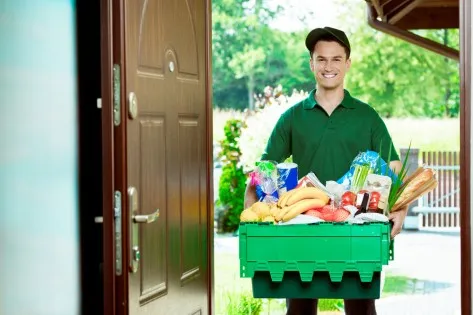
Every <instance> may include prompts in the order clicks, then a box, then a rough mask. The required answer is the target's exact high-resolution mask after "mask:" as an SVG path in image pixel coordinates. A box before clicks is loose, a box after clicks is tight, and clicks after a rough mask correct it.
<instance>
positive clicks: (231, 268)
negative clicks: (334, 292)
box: [215, 252, 416, 315]
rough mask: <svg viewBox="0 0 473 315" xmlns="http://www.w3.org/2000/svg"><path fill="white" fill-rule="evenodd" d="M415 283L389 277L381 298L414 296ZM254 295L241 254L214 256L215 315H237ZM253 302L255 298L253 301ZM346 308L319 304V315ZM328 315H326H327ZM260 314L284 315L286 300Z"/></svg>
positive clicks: (332, 301)
mask: <svg viewBox="0 0 473 315" xmlns="http://www.w3.org/2000/svg"><path fill="white" fill-rule="evenodd" d="M415 281H416V280H415V279H411V278H408V277H404V276H402V275H393V274H387V275H386V281H385V284H384V290H383V292H382V295H381V297H387V296H392V295H399V294H413V284H414V283H415ZM248 295H251V280H250V279H249V278H240V275H239V261H238V253H218V252H216V253H215V307H216V315H233V314H234V315H237V314H238V312H235V303H238V302H235V300H237V301H238V300H241V301H243V300H244V301H246V303H249V302H248V301H247V299H248ZM251 299H252V298H251ZM338 307H343V302H342V301H341V300H336V299H325V300H320V301H319V309H320V311H321V312H320V314H326V315H328V314H338V313H337V308H338ZM323 311H326V312H327V313H324V312H323ZM261 314H271V315H280V314H281V315H282V314H285V301H284V300H270V301H268V300H266V299H263V301H262V312H261Z"/></svg>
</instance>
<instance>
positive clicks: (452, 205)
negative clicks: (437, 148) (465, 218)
mask: <svg viewBox="0 0 473 315" xmlns="http://www.w3.org/2000/svg"><path fill="white" fill-rule="evenodd" d="M458 159H459V155H458V152H424V153H423V154H422V165H424V166H425V167H429V168H432V169H433V170H435V171H436V173H437V180H438V187H437V188H436V189H435V190H433V191H432V192H430V193H428V194H427V195H425V196H424V197H423V198H421V199H420V200H419V203H418V205H417V206H415V207H413V209H412V211H413V212H414V213H416V214H417V226H418V229H419V230H421V231H435V232H458V231H460V166H459V165H458V164H459V161H458Z"/></svg>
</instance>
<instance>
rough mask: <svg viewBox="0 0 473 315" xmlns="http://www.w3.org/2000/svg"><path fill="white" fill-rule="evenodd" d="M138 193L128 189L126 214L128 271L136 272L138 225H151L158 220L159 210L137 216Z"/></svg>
mask: <svg viewBox="0 0 473 315" xmlns="http://www.w3.org/2000/svg"><path fill="white" fill-rule="evenodd" d="M138 209H139V205H138V191H137V190H136V188H135V187H129V188H128V212H129V235H130V239H129V252H130V255H129V257H130V261H129V264H130V265H129V266H130V271H131V272H132V273H135V272H137V271H138V267H139V263H140V257H141V252H140V233H139V232H140V231H139V223H146V224H148V223H153V222H155V221H156V220H157V219H158V218H159V209H156V211H154V212H153V213H151V214H138Z"/></svg>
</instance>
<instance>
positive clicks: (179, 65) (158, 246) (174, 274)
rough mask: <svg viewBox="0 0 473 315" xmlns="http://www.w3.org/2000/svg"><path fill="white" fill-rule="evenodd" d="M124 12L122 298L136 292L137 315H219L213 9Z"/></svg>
mask: <svg viewBox="0 0 473 315" xmlns="http://www.w3.org/2000/svg"><path fill="white" fill-rule="evenodd" d="M117 2H118V1H117ZM120 3H121V5H122V7H121V9H120V12H121V17H122V20H121V23H123V24H122V27H120V29H121V31H122V33H121V36H122V37H121V38H122V40H123V45H122V46H121V47H122V52H124V54H123V55H122V57H121V60H122V63H123V64H122V67H121V68H122V69H123V71H124V73H123V74H122V80H123V81H122V83H121V88H122V96H123V97H124V100H123V101H122V104H123V106H125V108H126V109H125V110H122V115H123V116H125V117H122V122H123V124H124V127H123V128H125V131H122V134H123V144H124V146H123V148H124V149H123V150H122V152H123V156H124V157H126V158H125V159H123V161H121V162H120V159H118V161H119V163H122V164H123V165H124V168H123V170H124V171H125V173H126V179H123V182H125V183H126V186H125V185H123V186H124V188H126V192H125V194H124V195H125V198H123V200H124V202H125V205H124V208H126V210H124V216H123V225H122V227H123V230H124V231H127V232H126V233H124V234H123V235H124V238H125V239H124V240H123V244H124V256H123V258H124V266H125V268H124V275H123V276H124V279H125V280H124V281H123V282H121V281H118V282H117V283H118V288H117V290H118V291H120V290H121V288H120V287H119V286H120V283H123V285H124V286H126V287H125V290H124V291H123V292H124V300H127V304H128V313H129V314H131V315H139V314H153V315H160V314H162V315H169V314H176V315H181V314H183V315H187V314H188V315H191V314H209V313H210V310H209V305H210V303H209V301H210V292H211V286H210V284H209V283H210V280H209V279H210V273H211V271H210V269H211V268H209V265H210V264H209V256H210V255H209V251H210V248H211V246H210V245H209V244H210V239H211V233H209V232H210V226H211V222H210V221H211V215H210V209H212V207H211V206H210V202H211V201H212V199H211V198H210V196H211V195H210V192H211V189H210V188H211V186H210V185H211V184H210V183H211V181H210V180H209V178H210V174H211V172H210V167H211V166H210V161H211V158H210V155H211V149H210V148H211V146H210V145H209V140H210V126H211V124H210V122H211V119H209V113H210V107H211V105H210V103H209V102H210V101H209V100H210V98H209V97H208V94H209V92H208V91H210V89H208V86H209V84H210V83H209V78H208V75H209V73H208V71H209V70H208V69H209V62H208V60H209V58H208V56H209V50H208V48H209V47H208V45H209V42H210V41H209V39H208V33H209V32H208V27H209V24H208V19H209V12H210V7H209V4H208V2H207V1H206V0H144V1H121V2H120ZM115 16H117V15H115ZM118 177H120V176H118ZM158 214H159V216H157V215H158ZM117 296H120V293H118V294H117ZM119 308H120V307H118V309H119Z"/></svg>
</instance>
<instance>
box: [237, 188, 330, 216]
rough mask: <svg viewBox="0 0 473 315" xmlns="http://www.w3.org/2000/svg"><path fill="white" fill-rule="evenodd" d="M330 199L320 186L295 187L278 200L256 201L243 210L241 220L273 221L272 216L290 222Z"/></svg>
mask: <svg viewBox="0 0 473 315" xmlns="http://www.w3.org/2000/svg"><path fill="white" fill-rule="evenodd" d="M329 201H330V198H329V197H328V195H327V194H326V193H325V192H324V191H322V190H321V189H319V188H316V187H299V188H294V189H292V190H290V191H288V192H286V193H283V194H282V195H281V198H280V199H279V200H278V201H277V202H274V203H273V202H269V203H268V202H264V201H259V202H256V203H255V204H253V205H252V206H251V207H249V208H248V209H245V210H243V212H242V213H241V216H240V220H241V221H243V222H251V221H253V222H262V221H263V220H264V219H265V218H266V221H271V219H270V218H269V216H270V217H271V218H272V219H273V221H274V222H288V221H290V220H292V219H294V218H295V217H296V216H298V215H301V214H302V213H304V212H306V211H308V210H310V209H316V208H320V207H323V206H325V205H327V204H328V202H329ZM268 214H269V216H268Z"/></svg>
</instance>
